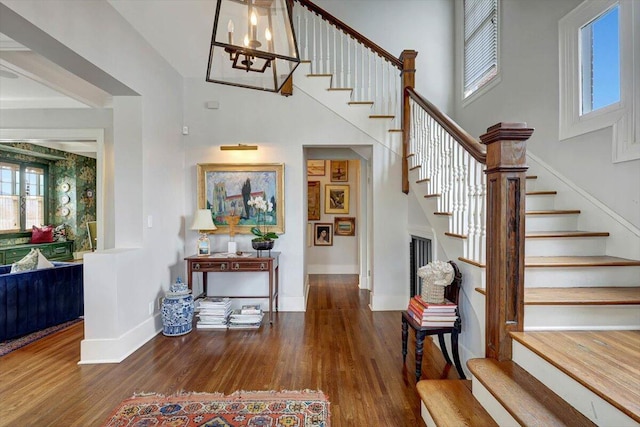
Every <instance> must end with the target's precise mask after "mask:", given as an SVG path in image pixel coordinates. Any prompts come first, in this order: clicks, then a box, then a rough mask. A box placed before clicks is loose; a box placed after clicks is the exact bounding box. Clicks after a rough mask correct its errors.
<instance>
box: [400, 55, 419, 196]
mask: <svg viewBox="0 0 640 427" xmlns="http://www.w3.org/2000/svg"><path fill="white" fill-rule="evenodd" d="M416 56H418V52H416V51H415V50H403V51H402V54H401V55H400V61H402V70H401V72H400V74H401V75H402V192H403V193H405V194H409V165H408V163H407V155H408V154H409V137H410V130H411V106H410V102H409V94H408V93H407V92H406V91H405V89H406V88H409V87H410V88H412V89H413V88H414V87H415V85H416Z"/></svg>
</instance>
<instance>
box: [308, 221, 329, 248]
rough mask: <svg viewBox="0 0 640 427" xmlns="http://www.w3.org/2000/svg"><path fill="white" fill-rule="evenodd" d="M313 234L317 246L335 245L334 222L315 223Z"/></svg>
mask: <svg viewBox="0 0 640 427" xmlns="http://www.w3.org/2000/svg"><path fill="white" fill-rule="evenodd" d="M313 235H314V237H315V240H314V245H316V246H333V224H330V223H324V222H317V223H315V224H314V228H313Z"/></svg>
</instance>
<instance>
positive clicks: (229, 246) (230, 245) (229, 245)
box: [227, 242, 238, 254]
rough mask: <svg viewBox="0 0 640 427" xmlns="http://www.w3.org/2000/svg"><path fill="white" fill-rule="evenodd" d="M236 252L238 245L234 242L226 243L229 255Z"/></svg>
mask: <svg viewBox="0 0 640 427" xmlns="http://www.w3.org/2000/svg"><path fill="white" fill-rule="evenodd" d="M237 251H238V245H237V244H236V242H229V243H227V252H228V253H230V254H235V253H236V252H237Z"/></svg>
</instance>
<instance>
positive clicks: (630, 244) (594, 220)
mask: <svg viewBox="0 0 640 427" xmlns="http://www.w3.org/2000/svg"><path fill="white" fill-rule="evenodd" d="M527 161H528V163H529V173H530V174H533V175H537V176H538V179H537V181H538V182H537V183H536V187H537V188H546V189H550V188H551V189H554V190H556V191H557V196H558V197H556V198H555V200H556V201H555V208H556V209H579V210H580V212H581V215H579V217H578V222H577V226H578V229H580V230H592V231H603V230H604V231H608V232H609V237H608V238H607V239H606V240H607V242H606V254H607V255H610V256H617V257H624V258H632V259H640V229H638V227H635V226H634V225H633V224H631V223H630V222H629V221H627V220H625V219H624V218H622V217H621V216H620V215H619V214H617V213H616V212H614V211H613V210H612V209H611V208H609V207H607V206H605V205H604V204H603V203H602V202H600V201H599V200H597V199H596V198H595V197H593V196H591V195H590V194H588V193H587V192H586V191H584V190H583V189H581V188H580V187H579V186H577V185H576V184H575V183H573V182H572V181H571V180H569V179H568V178H567V177H566V176H564V175H562V174H561V173H560V172H558V171H557V170H555V169H553V168H552V167H551V166H550V165H549V164H547V163H545V162H544V161H543V160H541V159H540V158H538V157H537V156H535V155H534V154H532V153H530V152H528V153H527Z"/></svg>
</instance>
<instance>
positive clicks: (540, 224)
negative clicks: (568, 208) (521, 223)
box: [525, 215, 578, 231]
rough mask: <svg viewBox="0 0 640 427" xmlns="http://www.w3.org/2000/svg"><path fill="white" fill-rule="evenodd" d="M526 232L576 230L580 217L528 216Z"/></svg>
mask: <svg viewBox="0 0 640 427" xmlns="http://www.w3.org/2000/svg"><path fill="white" fill-rule="evenodd" d="M525 221H526V225H525V229H526V231H568V230H576V229H577V225H578V215H527V216H526V220H525Z"/></svg>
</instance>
